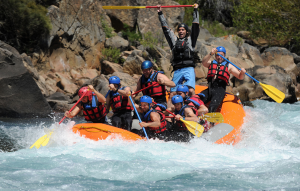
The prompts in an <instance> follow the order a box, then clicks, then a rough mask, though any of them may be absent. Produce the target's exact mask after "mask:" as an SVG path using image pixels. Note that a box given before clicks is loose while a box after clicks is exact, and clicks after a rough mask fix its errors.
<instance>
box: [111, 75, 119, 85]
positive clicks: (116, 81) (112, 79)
mask: <svg viewBox="0 0 300 191" xmlns="http://www.w3.org/2000/svg"><path fill="white" fill-rule="evenodd" d="M108 81H109V84H120V78H119V77H118V76H112V77H110V78H109V80H108Z"/></svg>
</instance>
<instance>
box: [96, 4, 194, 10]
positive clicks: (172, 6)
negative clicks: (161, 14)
mask: <svg viewBox="0 0 300 191" xmlns="http://www.w3.org/2000/svg"><path fill="white" fill-rule="evenodd" d="M176 7H194V5H168V6H161V8H176ZM102 8H103V9H148V8H157V6H102Z"/></svg>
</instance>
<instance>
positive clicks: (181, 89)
mask: <svg viewBox="0 0 300 191" xmlns="http://www.w3.org/2000/svg"><path fill="white" fill-rule="evenodd" d="M176 91H177V92H184V93H188V92H189V88H188V87H187V86H186V85H179V86H177V90H176Z"/></svg>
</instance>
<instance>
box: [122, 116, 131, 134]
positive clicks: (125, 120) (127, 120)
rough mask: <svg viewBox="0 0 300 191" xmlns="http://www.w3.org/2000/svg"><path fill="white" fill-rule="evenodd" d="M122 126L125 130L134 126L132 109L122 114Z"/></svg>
mask: <svg viewBox="0 0 300 191" xmlns="http://www.w3.org/2000/svg"><path fill="white" fill-rule="evenodd" d="M121 119H122V126H123V127H124V129H125V130H127V131H131V126H132V116H131V111H126V112H125V113H124V114H122V118H121Z"/></svg>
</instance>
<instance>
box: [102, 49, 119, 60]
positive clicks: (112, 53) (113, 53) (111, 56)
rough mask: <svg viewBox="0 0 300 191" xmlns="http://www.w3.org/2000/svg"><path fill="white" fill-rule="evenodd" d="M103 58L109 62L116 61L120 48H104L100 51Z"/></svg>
mask: <svg viewBox="0 0 300 191" xmlns="http://www.w3.org/2000/svg"><path fill="white" fill-rule="evenodd" d="M102 54H103V56H104V59H105V60H108V61H110V62H114V63H118V62H119V58H120V54H121V52H120V50H119V49H118V48H112V47H110V48H105V49H104V50H103V52H102Z"/></svg>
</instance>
